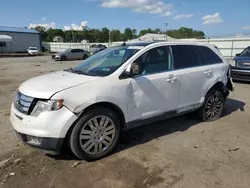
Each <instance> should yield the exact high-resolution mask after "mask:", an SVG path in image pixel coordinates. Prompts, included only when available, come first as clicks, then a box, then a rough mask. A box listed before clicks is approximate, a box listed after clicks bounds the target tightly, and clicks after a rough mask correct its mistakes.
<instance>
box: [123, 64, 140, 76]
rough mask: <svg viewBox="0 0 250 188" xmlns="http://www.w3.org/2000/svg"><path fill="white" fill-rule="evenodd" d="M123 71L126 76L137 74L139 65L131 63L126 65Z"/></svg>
mask: <svg viewBox="0 0 250 188" xmlns="http://www.w3.org/2000/svg"><path fill="white" fill-rule="evenodd" d="M125 73H126V75H127V76H135V75H138V74H140V66H139V65H138V64H137V63H132V64H130V65H129V66H128V67H127V69H126V71H125Z"/></svg>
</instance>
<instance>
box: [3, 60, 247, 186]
mask: <svg viewBox="0 0 250 188" xmlns="http://www.w3.org/2000/svg"><path fill="white" fill-rule="evenodd" d="M77 63H79V61H74V62H54V61H51V59H50V57H49V56H42V57H27V58H0V72H1V74H0V86H1V87H0V128H1V131H0V187H7V188H12V187H13V188H14V187H15V188H16V187H19V188H23V187H25V188H27V187H30V188H34V187H36V188H42V187H48V188H52V187H53V188H56V187H58V188H59V187H60V188H64V187H65V188H66V187H75V188H77V187H81V188H84V187H86V188H88V187H91V188H106V187H109V188H110V187H114V188H132V187H135V188H143V187H152V188H154V187H157V188H158V187H159V188H161V187H162V188H163V187H164V188H180V187H185V188H186V187H187V188H211V187H213V188H249V185H250V179H249V177H250V127H249V126H250V108H249V105H250V95H249V92H250V85H248V84H247V83H236V84H235V85H236V90H235V92H234V93H231V94H230V96H229V99H228V100H227V103H226V106H225V112H224V117H222V118H221V119H219V120H217V121H215V122H210V123H201V122H199V121H197V120H196V117H195V116H192V115H186V116H181V117H177V118H173V119H170V120H167V121H162V122H157V123H154V124H151V125H147V126H144V127H140V128H137V129H134V130H131V131H129V132H126V133H124V134H123V136H122V138H121V141H120V144H119V146H118V148H117V150H116V151H115V152H114V153H113V154H112V155H110V156H109V157H106V158H105V159H102V160H99V161H95V162H91V163H88V162H85V161H79V160H77V159H76V158H74V156H73V155H72V154H70V153H68V154H64V155H60V156H50V155H45V154H44V153H41V152H40V151H37V150H35V149H32V148H30V147H28V146H25V145H23V144H22V143H21V142H19V141H18V140H17V138H16V136H15V134H14V131H13V129H12V127H11V125H10V122H9V108H10V104H11V101H12V100H13V98H14V96H15V92H16V89H17V88H18V86H19V85H20V84H21V82H23V81H24V80H26V79H28V78H31V77H33V76H36V75H40V74H44V73H46V72H50V71H54V70H61V69H65V68H69V67H71V66H74V65H76V64H77Z"/></svg>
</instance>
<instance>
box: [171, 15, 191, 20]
mask: <svg viewBox="0 0 250 188" xmlns="http://www.w3.org/2000/svg"><path fill="white" fill-rule="evenodd" d="M193 16H194V15H193V14H180V15H176V16H175V17H174V20H180V19H188V18H192V17H193Z"/></svg>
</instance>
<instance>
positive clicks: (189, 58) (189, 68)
mask: <svg viewBox="0 0 250 188" xmlns="http://www.w3.org/2000/svg"><path fill="white" fill-rule="evenodd" d="M171 48H172V52H173V56H174V70H179V71H178V72H179V73H180V77H181V85H180V95H179V103H178V112H183V111H188V110H192V109H196V108H198V107H199V106H200V104H201V102H202V100H203V97H204V91H206V90H207V88H208V87H209V86H210V85H211V82H213V80H214V69H213V65H206V64H204V61H205V60H204V59H203V57H202V56H201V54H200V52H199V50H198V47H197V46H195V45H174V46H172V47H171Z"/></svg>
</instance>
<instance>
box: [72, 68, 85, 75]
mask: <svg viewBox="0 0 250 188" xmlns="http://www.w3.org/2000/svg"><path fill="white" fill-rule="evenodd" d="M71 70H72V72H73V73H76V74H84V75H88V73H86V72H84V71H81V70H74V69H71Z"/></svg>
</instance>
